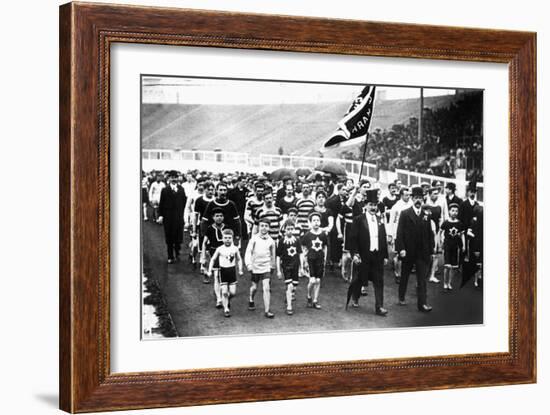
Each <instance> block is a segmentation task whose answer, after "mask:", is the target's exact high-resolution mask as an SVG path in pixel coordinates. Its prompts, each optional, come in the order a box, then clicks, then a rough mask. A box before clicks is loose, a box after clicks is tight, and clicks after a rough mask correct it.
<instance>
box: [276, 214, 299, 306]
mask: <svg viewBox="0 0 550 415" xmlns="http://www.w3.org/2000/svg"><path fill="white" fill-rule="evenodd" d="M295 228H296V224H295V222H294V221H292V220H290V219H287V221H286V222H285V223H284V225H283V232H284V235H283V236H281V237H280V239H279V243H278V244H277V278H279V279H282V278H283V277H284V279H285V284H286V313H287V314H288V315H289V316H291V315H292V314H294V311H293V310H292V300H293V299H294V291H295V290H296V287H297V286H298V268H299V266H300V258H301V253H302V247H301V245H300V240H299V238H297V237H296V236H295V235H294V229H295Z"/></svg>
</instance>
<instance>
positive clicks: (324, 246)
mask: <svg viewBox="0 0 550 415" xmlns="http://www.w3.org/2000/svg"><path fill="white" fill-rule="evenodd" d="M140 88H141V91H140V92H141V120H140V122H141V137H140V139H141V181H140V183H135V184H134V185H135V188H136V192H137V191H140V192H141V206H140V209H141V220H140V223H136V224H135V226H136V227H140V229H141V253H142V255H141V271H142V272H141V275H139V276H137V275H136V281H137V280H139V281H140V282H141V294H142V307H141V322H142V325H141V330H142V332H141V338H142V340H159V339H163V338H176V337H183V338H185V337H200V336H236V335H248V336H250V335H264V334H270V335H276V334H285V333H308V332H332V331H351V330H353V331H357V330H373V329H375V330H384V329H392V328H393V329H395V328H421V327H428V326H431V327H433V326H464V325H482V324H483V323H484V291H483V289H484V285H483V246H484V243H483V242H484V241H483V194H484V185H483V155H484V153H483V115H484V105H483V103H484V91H483V90H482V89H465V88H460V89H457V88H453V87H452V86H445V85H443V86H440V87H439V86H438V87H433V86H430V87H424V86H422V85H415V86H411V85H378V84H376V85H375V84H368V83H364V84H345V83H328V82H327V83H321V82H309V81H307V80H292V81H289V80H284V81H282V80H271V79H236V78H212V77H196V76H171V75H158V74H142V75H141V79H140ZM138 187H139V189H140V190H138Z"/></svg>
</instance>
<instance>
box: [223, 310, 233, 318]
mask: <svg viewBox="0 0 550 415" xmlns="http://www.w3.org/2000/svg"><path fill="white" fill-rule="evenodd" d="M223 315H224V316H225V317H231V313H230V312H229V310H227V311H224V312H223Z"/></svg>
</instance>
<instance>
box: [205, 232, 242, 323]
mask: <svg viewBox="0 0 550 415" xmlns="http://www.w3.org/2000/svg"><path fill="white" fill-rule="evenodd" d="M216 261H218V264H219V274H218V275H219V284H220V291H221V296H222V305H223V312H224V315H225V317H231V312H230V309H229V307H230V303H231V298H232V297H234V296H235V294H236V293H237V266H238V268H239V275H243V262H242V259H241V254H240V252H239V248H237V247H236V246H235V244H234V243H233V231H232V230H231V229H224V231H223V245H221V246H219V247H218V248H216V251H215V252H214V255H212V259H211V260H210V266H209V267H208V275H209V276H210V275H212V269H213V268H214V263H216Z"/></svg>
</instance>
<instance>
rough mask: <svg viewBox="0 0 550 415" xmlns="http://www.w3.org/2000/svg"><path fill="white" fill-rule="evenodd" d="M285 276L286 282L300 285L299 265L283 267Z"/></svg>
mask: <svg viewBox="0 0 550 415" xmlns="http://www.w3.org/2000/svg"><path fill="white" fill-rule="evenodd" d="M283 277H284V279H285V284H294V285H298V281H299V278H298V265H295V266H289V267H283Z"/></svg>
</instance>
